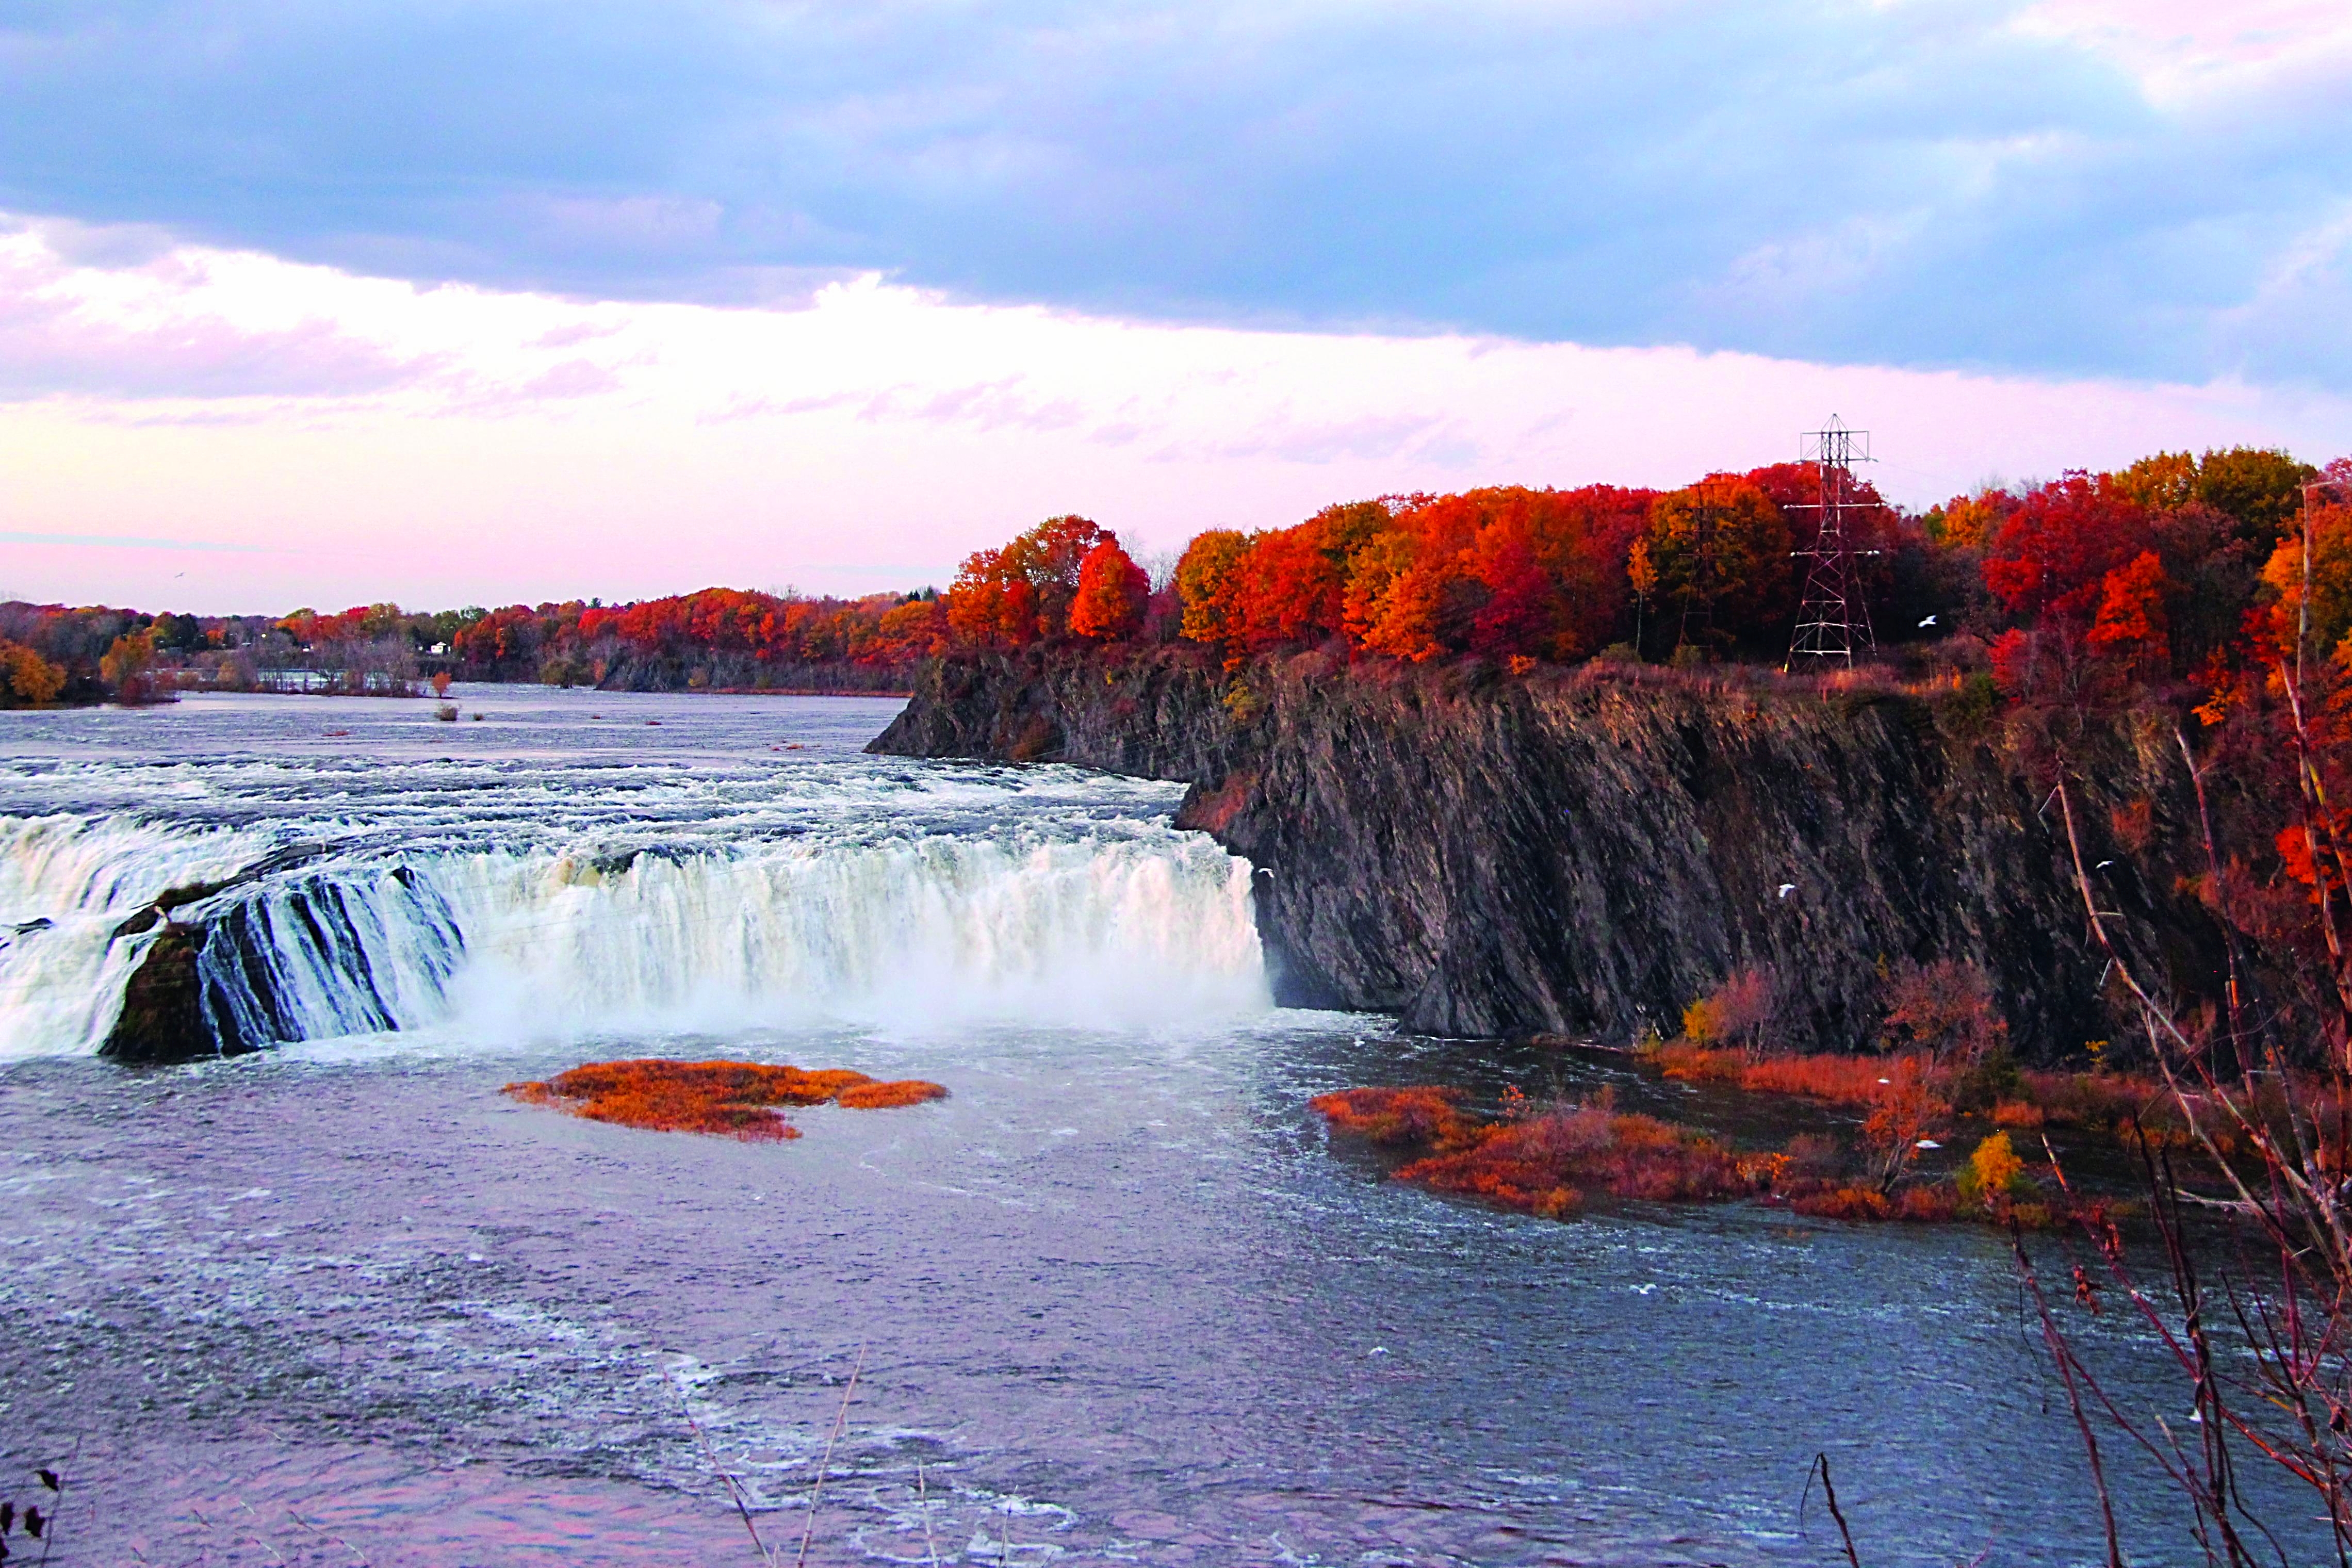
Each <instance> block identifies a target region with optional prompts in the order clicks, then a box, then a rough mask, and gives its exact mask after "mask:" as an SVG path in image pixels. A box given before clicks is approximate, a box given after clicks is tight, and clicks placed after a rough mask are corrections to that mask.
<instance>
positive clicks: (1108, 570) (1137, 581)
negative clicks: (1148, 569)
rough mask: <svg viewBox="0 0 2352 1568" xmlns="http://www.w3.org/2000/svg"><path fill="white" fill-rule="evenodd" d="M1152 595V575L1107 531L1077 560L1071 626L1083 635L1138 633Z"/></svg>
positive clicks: (1112, 637) (1106, 637)
mask: <svg viewBox="0 0 2352 1568" xmlns="http://www.w3.org/2000/svg"><path fill="white" fill-rule="evenodd" d="M1150 597H1151V579H1150V577H1149V576H1148V575H1146V574H1145V573H1144V570H1143V568H1142V567H1140V566H1138V565H1137V564H1136V563H1135V561H1134V559H1133V557H1131V556H1129V554H1128V552H1126V551H1125V550H1122V549H1121V548H1119V542H1118V540H1117V539H1116V538H1114V537H1113V536H1112V535H1110V534H1108V533H1106V534H1104V535H1103V536H1102V538H1101V540H1100V541H1099V542H1097V544H1096V545H1095V547H1094V548H1093V549H1092V550H1089V551H1087V554H1086V559H1085V560H1083V561H1081V562H1079V563H1078V587H1077V592H1076V595H1073V596H1072V598H1071V600H1070V630H1071V631H1072V632H1073V633H1075V634H1076V635H1077V636H1079V637H1093V638H1095V639H1096V640H1097V641H1100V642H1117V641H1119V640H1120V639H1122V638H1125V637H1132V636H1134V635H1135V628H1136V627H1138V626H1141V625H1142V624H1143V607H1144V605H1145V604H1146V603H1147V602H1148V601H1149V600H1150Z"/></svg>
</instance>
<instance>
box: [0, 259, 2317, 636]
mask: <svg viewBox="0 0 2352 1568" xmlns="http://www.w3.org/2000/svg"><path fill="white" fill-rule="evenodd" d="M85 237H86V236H85V234H84V232H83V231H81V230H65V229H61V228H60V227H59V226H58V225H56V224H55V223H53V222H51V221H48V220H46V219H40V220H26V219H17V220H9V219H7V218H5V216H0V366H5V375H6V376H7V377H9V378H12V379H11V380H10V381H9V382H8V384H7V387H6V388H5V395H0V450H5V451H7V452H8V453H9V454H10V463H9V472H8V484H7V486H6V487H5V489H0V529H5V530H7V531H6V532H5V533H0V569H5V574H6V577H7V580H8V582H9V584H10V585H11V587H12V588H16V589H19V590H22V591H24V592H26V593H30V594H34V595H36V596H37V597H40V598H43V599H58V600H70V601H75V602H90V603H95V602H106V603H131V604H139V605H146V606H149V607H163V606H164V605H169V606H171V607H175V608H182V607H194V608H220V609H232V608H233V609H247V610H260V609H276V610H280V611H282V610H283V609H284V608H285V607H286V606H288V605H298V604H304V603H310V604H319V603H336V604H348V603H356V602H373V601H374V600H377V599H382V598H384V597H393V598H397V599H400V600H402V601H403V602H406V603H415V604H425V605H446V604H451V603H504V602H512V601H516V600H522V601H527V602H533V603H536V602H538V601H540V600H542V599H546V598H551V597H554V598H562V597H569V596H573V595H578V596H581V597H586V596H588V595H604V596H605V597H607V598H614V597H627V596H635V595H646V594H651V593H663V592H673V591H679V590H684V589H690V588H694V587H698V586H702V585H704V584H709V583H714V582H718V583H736V584H744V583H764V582H783V581H791V582H797V583H800V584H803V586H806V587H808V588H810V589H812V590H832V591H844V592H855V593H866V592H872V591H876V590H879V589H888V588H897V589H904V588H908V587H912V586H917V585H919V584H922V583H925V582H931V583H944V582H946V581H947V580H948V579H949V578H950V576H951V575H952V573H953V569H954V563H955V562H956V561H958V560H959V559H961V557H962V556H964V555H965V554H966V553H968V552H971V550H973V549H976V548H979V547H981V546H983V545H989V544H993V543H998V542H1002V541H1003V539H1005V538H1007V537H1009V536H1010V535H1011V534H1012V533H1013V532H1014V531H1017V530H1019V529H1021V528H1023V527H1025V526H1027V525H1028V524H1030V523H1033V522H1034V521H1037V519H1039V518H1041V517H1045V516H1050V515H1053V514H1055V513H1059V512H1066V511H1073V510H1075V511H1080V512H1084V513H1086V514H1087V515H1088V516H1091V517H1094V518H1096V519H1097V521H1102V522H1104V523H1106V524H1108V525H1109V526H1112V527H1115V528H1118V530H1119V531H1121V533H1122V535H1123V536H1125V537H1127V538H1128V539H1129V541H1130V542H1132V543H1133V544H1134V545H1136V546H1137V547H1138V548H1139V549H1143V550H1146V551H1150V550H1155V549H1165V548H1168V547H1171V546H1173V545H1175V544H1178V543H1180V542H1181V541H1182V540H1183V539H1185V538H1187V537H1189V536H1190V535H1191V534H1192V533H1193V532H1195V531H1198V530H1200V529H1201V528H1203V527H1210V526H1234V527H1243V528H1255V527H1263V526H1267V525H1271V524H1276V523H1285V522H1291V521H1297V519H1298V518H1300V517H1302V516H1306V515H1307V514H1309V513H1311V512H1312V511H1314V510H1316V509H1318V507H1321V506H1323V505H1326V504H1328V503H1330V502H1333V501H1339V500H1351V499H1360V498H1362V497H1365V496H1373V495H1381V494H1385V493H1395V492H1399V491H1411V490H1417V489H1429V490H1454V489H1466V488H1469V487H1472V486H1476V485H1485V484H1534V485H1543V484H1557V485H1576V484H1584V483H1590V482H1594V481H1602V482H1610V483H1618V484H1645V485H1673V484H1679V483H1682V482H1685V481H1686V480H1688V479H1692V478H1694V477H1696V476H1697V475H1699V474H1702V473H1705V472H1707V471H1709V470H1711V469H1717V468H1747V467H1750V466H1753V465H1755V464H1759V463H1764V462H1770V461H1774V460H1776V459H1780V458H1792V457H1794V456H1795V455H1796V452H1797V433H1798V432H1800V431H1801V430H1804V429H1807V428H1813V427H1818V425H1819V423H1820V421H1821V420H1822V418H1824V417H1826V416H1828V415H1830V414H1831V413H1832V412H1835V413H1838V414H1842V415H1843V416H1845V417H1846V418H1847V419H1848V420H1849V421H1850V422H1851V423H1853V424H1855V425H1857V426H1864V427H1866V428H1870V429H1872V430H1873V431H1874V434H1875V437H1876V448H1877V452H1878V455H1879V457H1880V458H1881V459H1882V462H1881V465H1880V468H1879V470H1878V471H1877V473H1876V475H1875V476H1874V477H1876V478H1878V479H1880V481H1881V484H1882V488H1883V489H1885V491H1886V493H1888V494H1889V495H1890V496H1891V497H1893V498H1894V499H1895V500H1900V501H1903V502H1905V503H1906V504H1912V505H1924V504H1927V503H1929V502H1932V501H1936V500H1942V499H1944V498H1945V497H1947V496H1949V495H1951V494H1953V493H1955V492H1957V491H1959V490H1963V489H1968V488H1969V487H1970V486H1971V485H1972V484H1974V483H1975V482H1976V481H1977V480H1978V479H1980V478H1981V477H1982V476H1983V475H1985V474H1986V473H1987V472H1989V471H1995V470H1998V471H2001V472H2005V473H2009V474H2031V473H2055V472H2057V471H2058V470H2060V469H2062V468H2071V467H2094V468H2101V467H2109V466H2114V465H2116V464H2119V463H2123V462H2126V461H2129V460H2130V459H2131V458H2136V457H2138V456H2141V455H2143V454H2145V453H2147V452H2148V451H2151V450H2154V449H2158V448H2179V447H2189V448H2197V447H2206V446H2215V445H2222V446H2226V445H2231V444H2234V443H2238V442H2253V443H2257V444H2263V445H2269V444H2273V443H2276V444H2283V445H2285V446H2288V447H2292V448H2294V449H2295V450H2296V451H2298V452H2299V453H2300V454H2301V455H2303V456H2305V457H2306V458H2314V459H2325V458H2328V457H2332V456H2334V455H2336V453H2337V452H2338V451H2341V450H2342V448H2343V447H2344V445H2345V440H2346V437H2345V432H2346V431H2347V430H2352V397H2347V396H2345V395H2331V394H2327V393H2325V392H2319V391H2313V390H2310V389H2307V388H2306V389H2294V388H2280V387H2275V386H2263V385H2257V384H2249V383H2246V382H2242V381H2235V380H2231V379H2228V378H2219V379H2215V380H2212V381H2210V382H2206V383H2202V384H2146V383H2135V382H2127V381H2121V380H2114V379H2108V380H2099V381H2084V380H2079V379H2077V380H2056V379H2049V378H2034V377H2025V376H2017V375H1989V374H1962V373H1958V372H1953V371H1935V372H1922V371H1916V370H1906V369H1900V368H1889V367H1885V366H1875V367H1874V366H1854V365H1838V364H1824V363H1808V362H1803V361H1798V360H1792V359H1786V358H1769V357H1766V356H1761V355H1755V354H1743V353H1727V352H1718V353H1701V352H1698V351H1696V350H1693V349H1690V348H1687V347H1666V348H1607V347H1593V346H1589V345H1579V344H1571V343H1527V342H1517V341H1515V340H1512V339H1510V338H1507V337H1503V336H1499V335H1493V334H1486V335H1475V336H1474V335H1465V334H1459V333H1438V332H1428V331H1415V332H1395V333H1380V332H1354V333H1336V332H1312V331H1265V330H1243V329H1236V328H1229V327H1215V326H1207V325H1201V324H1167V323H1161V324H1152V323H1143V322H1138V321H1132V320H1127V319H1121V318H1117V317H1109V316H1101V315H1091V314H1087V313H1085V312H1081V311H1076V310H1052V309H1046V308H1044V307H1039V306H1034V305H1022V306H1003V305H989V304H976V303H971V302H969V301H962V300H955V299H952V298H950V297H948V296H945V295H943V294H940V293H939V292H935V291H929V290H924V289H911V288H908V287H905V286H903V285H898V284H891V283H887V282H885V281H883V280H881V279H875V278H871V277H868V278H864V279H858V280H856V281H855V282H852V283H847V284H836V285H831V286H828V287H825V288H823V289H819V290H817V291H816V292H815V293H814V295H813V296H812V297H811V299H810V300H809V301H808V302H807V303H806V304H805V305H804V306H796V307H793V308H777V307H761V306H740V305H739V306H717V305H708V304H677V303H663V302H639V303H614V302H605V303H599V304H593V305H583V304H581V303H579V302H577V301H574V300H566V299H562V298H557V297H552V296H550V295H546V294H537V293H529V292H521V291H515V290H506V289H488V288H480V287H474V286H462V285H446V286H441V287H435V288H424V289H420V288H415V287H412V286H411V285H409V284H407V283H405V282H402V281H398V280H394V279H383V278H371V277H366V276H361V275H356V274H352V273H350V272H346V271H342V270H340V269H337V268H327V267H321V266H315V265H303V264H298V263H294V262H290V261H287V260H284V259H282V258H273V257H269V256H265V255H258V254H255V253H251V252H236V251H225V250H218V249H212V248H207V247H193V246H174V247H170V248H168V249H166V250H163V251H161V252H155V251H153V250H152V247H147V246H146V245H144V244H143V243H142V244H130V245H126V246H121V247H117V246H111V245H100V246H97V247H89V246H85V245H83V244H82V241H83V239H84V238H85ZM2343 238H2344V235H2343V234H2341V233H2338V234H2336V235H2334V236H2333V237H2321V239H2319V240H2317V241H2315V243H2314V244H2313V246H2312V247H2309V248H2308V249H2306V250H2305V251H2302V252H2298V253H2297V254H2296V255H2295V256H2294V258H2290V260H2289V261H2288V262H2287V263H2284V264H2283V265H2282V267H2281V268H2279V269H2278V270H2277V272H2276V273H2275V278H2274V282H2273V285H2272V286H2273V287H2274V288H2275V289H2277V290H2278V291H2279V296H2280V298H2282V299H2285V298H2287V297H2289V296H2291V295H2293V294H2294V291H2295V290H2304V291H2305V293H2306V294H2308V293H2309V292H2311V291H2315V290H2324V289H2326V288H2328V287H2330V286H2332V280H2333V279H2336V277H2337V276H2338V275H2339V273H2340V270H2341V268H2342V265H2343V260H2344V251H2343V247H2342V243H2341V242H2342V240H2343ZM76 247H78V248H79V249H80V250H81V252H82V253H83V254H85V255H87V256H90V257H94V258H96V259H89V260H82V261H77V260H74V259H72V258H70V257H69V256H68V254H67V250H68V248H76ZM1759 278H1762V279H1764V282H1763V283H1759V284H1757V285H1756V286H1758V287H1763V286H1766V285H1768V284H1769V282H1770V276H1769V268H1759ZM199 426H201V427H202V428H201V429H200V430H198V428H197V427H199ZM167 520H168V521H167ZM175 538H176V539H178V540H180V541H183V543H179V544H174V543H173V540H174V539H175ZM198 541H220V542H234V543H236V545H238V546H241V547H244V548H243V549H242V550H241V551H239V552H229V551H226V550H221V549H217V548H212V547H207V548H204V549H198V548H195V547H194V543H193V542H198ZM167 549H169V550H174V551H180V552H183V553H177V554H173V556H172V557H171V558H170V559H168V560H166V559H165V558H164V557H163V555H160V554H159V555H156V556H155V557H154V558H153V560H152V561H151V560H149V559H148V557H147V556H145V555H143V554H142V551H144V552H161V551H164V550H167ZM860 561H863V562H866V563H877V562H896V563H903V564H902V565H901V566H898V567H893V568H891V569H890V570H888V571H887V572H884V571H882V570H881V569H880V568H877V567H871V566H856V565H854V564H851V563H856V562H860Z"/></svg>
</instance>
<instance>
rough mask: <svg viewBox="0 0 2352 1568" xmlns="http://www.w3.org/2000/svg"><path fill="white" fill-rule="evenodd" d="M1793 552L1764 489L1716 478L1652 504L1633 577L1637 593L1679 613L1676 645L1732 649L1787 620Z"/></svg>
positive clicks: (1636, 552) (1726, 477)
mask: <svg viewBox="0 0 2352 1568" xmlns="http://www.w3.org/2000/svg"><path fill="white" fill-rule="evenodd" d="M1790 547H1791V542H1790V536H1789V525H1788V522H1787V521H1786V520H1785V519H1784V518H1783V517H1782V516H1781V515H1780V508H1778V507H1776V506H1774V505H1773V504H1772V502H1771V500H1770V498H1769V497H1768V496H1767V495H1765V493H1764V491H1763V490H1762V489H1760V488H1759V487H1758V486H1756V485H1754V484H1752V483H1750V482H1749V481H1748V480H1747V479H1740V478H1737V477H1734V476H1730V475H1717V476H1715V477H1713V478H1710V479H1702V480H1701V481H1699V482H1698V483H1697V484H1695V485H1692V486H1689V487H1688V488H1686V489H1679V490H1675V491H1674V492H1673V493H1672V494H1669V495H1663V496H1660V497H1659V498H1658V499H1657V500H1654V501H1653V502H1652V503H1651V505H1650V516H1649V522H1648V526H1647V527H1646V528H1645V529H1644V530H1643V533H1642V536H1641V538H1640V539H1639V540H1637V541H1635V542H1634V544H1633V552H1632V556H1631V560H1630V562H1629V565H1628V571H1629V573H1630V574H1631V577H1632V581H1633V590H1634V592H1636V593H1638V594H1640V595H1642V596H1643V598H1644V599H1646V600H1649V601H1652V602H1654V603H1655V604H1657V605H1660V606H1661V607H1662V608H1670V609H1671V610H1672V611H1673V612H1674V613H1675V616H1676V622H1675V628H1676V630H1675V641H1676V642H1677V643H1678V644H1679V643H1687V642H1727V641H1730V640H1733V639H1736V638H1738V637H1741V636H1743V635H1746V634H1748V633H1750V632H1754V631H1759V630H1761V629H1762V628H1763V627H1764V626H1766V625H1767V624H1768V623H1769V622H1771V621H1773V620H1775V619H1777V618H1779V617H1780V616H1781V615H1782V614H1783V613H1785V611H1786V609H1787V607H1788V605H1787V597H1788V588H1789V581H1790V570H1789V552H1790Z"/></svg>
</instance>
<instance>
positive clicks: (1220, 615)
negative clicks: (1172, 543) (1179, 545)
mask: <svg viewBox="0 0 2352 1568" xmlns="http://www.w3.org/2000/svg"><path fill="white" fill-rule="evenodd" d="M1249 551H1250V540H1249V535H1247V534H1245V533H1243V532H1240V531H1237V530H1234V529H1230V528H1212V529H1208V530H1206V531H1202V532H1201V533H1197V534H1194V535H1193V536H1192V543H1190V544H1188V545H1186V546H1185V547H1184V553H1183V555H1182V557H1181V558H1180V559H1179V560H1178V561H1177V563H1176V598H1177V603H1178V605H1180V606H1181V609H1182V620H1181V623H1180V625H1181V631H1182V633H1183V635H1184V637H1186V639H1187V640H1189V641H1192V642H1197V643H1207V644H1210V645H1212V646H1222V645H1223V643H1224V642H1225V640H1226V638H1227V637H1228V636H1229V635H1230V634H1231V632H1232V630H1233V629H1234V620H1235V616H1234V595H1235V593H1236V591H1237V589H1238V588H1239V586H1240V570H1239V569H1240V566H1241V563H1242V560H1243V558H1244V556H1246V555H1247V554H1248V553H1249Z"/></svg>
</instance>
